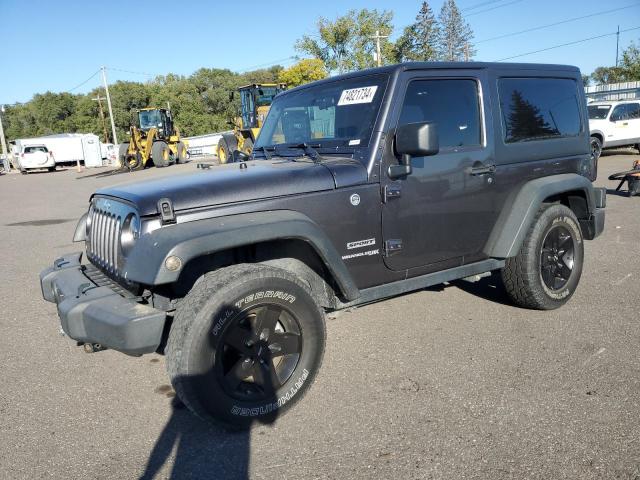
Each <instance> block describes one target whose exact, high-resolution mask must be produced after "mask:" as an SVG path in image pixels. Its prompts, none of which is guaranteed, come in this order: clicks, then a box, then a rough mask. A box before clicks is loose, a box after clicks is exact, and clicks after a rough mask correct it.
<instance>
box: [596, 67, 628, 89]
mask: <svg viewBox="0 0 640 480" xmlns="http://www.w3.org/2000/svg"><path fill="white" fill-rule="evenodd" d="M591 78H592V79H593V81H594V82H595V83H596V85H606V84H607V83H618V82H622V81H623V78H624V75H623V72H622V69H621V68H620V67H598V68H596V69H595V70H594V71H593V73H592V74H591Z"/></svg>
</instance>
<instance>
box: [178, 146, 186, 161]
mask: <svg viewBox="0 0 640 480" xmlns="http://www.w3.org/2000/svg"><path fill="white" fill-rule="evenodd" d="M186 161H187V146H186V145H185V144H184V143H182V142H178V144H177V145H176V163H185V162H186Z"/></svg>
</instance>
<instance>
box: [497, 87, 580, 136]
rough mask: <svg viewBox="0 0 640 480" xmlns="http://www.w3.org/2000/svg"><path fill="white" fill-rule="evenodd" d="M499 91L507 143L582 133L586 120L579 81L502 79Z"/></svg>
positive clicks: (504, 134)
mask: <svg viewBox="0 0 640 480" xmlns="http://www.w3.org/2000/svg"><path fill="white" fill-rule="evenodd" d="M498 93H499V98H500V110H501V113H502V131H503V138H504V141H505V143H516V142H527V141H533V140H542V139H549V138H562V137H574V136H576V135H579V134H580V131H581V129H582V122H581V117H580V107H579V105H580V104H579V103H578V93H577V85H576V81H575V80H573V79H569V78H501V79H500V80H498Z"/></svg>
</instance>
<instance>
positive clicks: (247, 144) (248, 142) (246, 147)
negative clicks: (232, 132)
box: [242, 138, 253, 155]
mask: <svg viewBox="0 0 640 480" xmlns="http://www.w3.org/2000/svg"><path fill="white" fill-rule="evenodd" d="M242 151H243V152H244V153H246V154H247V155H251V152H253V140H252V139H251V138H245V139H244V144H243V145H242Z"/></svg>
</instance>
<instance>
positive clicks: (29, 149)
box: [24, 146, 47, 153]
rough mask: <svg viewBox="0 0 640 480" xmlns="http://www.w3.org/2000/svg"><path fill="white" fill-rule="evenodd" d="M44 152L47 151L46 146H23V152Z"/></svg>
mask: <svg viewBox="0 0 640 480" xmlns="http://www.w3.org/2000/svg"><path fill="white" fill-rule="evenodd" d="M35 152H44V153H47V147H44V146H43V147H24V153H35Z"/></svg>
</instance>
